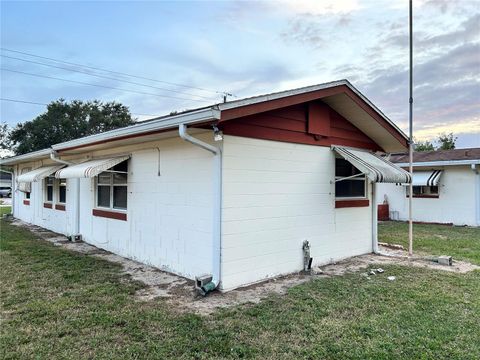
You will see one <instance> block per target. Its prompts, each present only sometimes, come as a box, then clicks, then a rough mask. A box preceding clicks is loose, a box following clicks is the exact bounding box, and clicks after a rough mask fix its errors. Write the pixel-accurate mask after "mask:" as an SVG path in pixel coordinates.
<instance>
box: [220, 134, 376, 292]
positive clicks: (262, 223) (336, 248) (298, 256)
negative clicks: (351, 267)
mask: <svg viewBox="0 0 480 360" xmlns="http://www.w3.org/2000/svg"><path fill="white" fill-rule="evenodd" d="M223 146H224V148H223V205H222V287H223V289H224V290H229V289H233V288H235V287H238V286H241V285H246V284H251V283H255V282H258V281H261V280H264V279H267V278H270V277H273V276H276V275H280V274H287V273H290V272H295V271H299V270H301V269H302V268H303V254H302V244H303V241H304V240H308V241H309V242H310V245H311V256H312V257H313V258H314V265H319V264H325V263H328V262H331V261H334V260H339V259H342V258H346V257H349V256H353V255H358V254H363V253H368V252H370V251H371V250H372V242H371V241H372V238H371V236H372V235H371V234H372V232H371V229H372V223H371V207H362V208H343V209H335V197H334V184H333V183H332V181H333V180H334V177H335V176H334V175H335V155H334V153H333V152H332V151H331V150H330V148H328V147H319V146H311V145H300V144H292V143H283V142H277V141H268V140H257V139H251V138H243V137H235V136H225V138H224V144H223Z"/></svg>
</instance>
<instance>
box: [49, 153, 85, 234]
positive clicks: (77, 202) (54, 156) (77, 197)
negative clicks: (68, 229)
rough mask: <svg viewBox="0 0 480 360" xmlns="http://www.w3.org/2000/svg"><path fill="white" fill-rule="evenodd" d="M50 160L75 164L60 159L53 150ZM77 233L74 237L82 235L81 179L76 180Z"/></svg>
mask: <svg viewBox="0 0 480 360" xmlns="http://www.w3.org/2000/svg"><path fill="white" fill-rule="evenodd" d="M50 159H52V160H53V161H55V162H58V163H60V164H65V165H72V164H73V163H71V162H69V161H65V160H62V159H59V158H58V157H57V152H56V151H55V150H52V151H51V152H50ZM75 188H76V192H75V208H76V209H75V232H74V234H73V235H74V236H76V235H79V234H80V178H77V179H75Z"/></svg>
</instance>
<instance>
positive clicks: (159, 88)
mask: <svg viewBox="0 0 480 360" xmlns="http://www.w3.org/2000/svg"><path fill="white" fill-rule="evenodd" d="M0 56H1V57H4V58H8V59H14V60H20V61H24V62H28V63H32V64H39V65H43V66H49V67H53V68H57V69H62V70H67V71H72V72H76V73H80V74H85V75H89V76H95V77H98V78H102V79H109V80H114V81H118V82H124V83H128V84H133V85H139V86H145V87H148V88H152V89H157V90H162V91H170V92H174V93H178V94H184V95H189V96H195V97H198V98H202V99H205V100H209V101H212V99H211V98H208V97H205V96H202V95H195V94H191V93H187V92H184V91H177V90H172V89H166V88H161V87H157V86H152V85H147V84H142V83H138V82H135V81H128V80H120V79H118V78H114V77H109V76H103V75H98V74H92V73H89V72H87V71H81V70H76V69H70V68H66V67H63V66H57V65H52V64H46V63H42V62H39V61H33V60H27V59H22V58H17V57H14V56H8V55H2V54H0Z"/></svg>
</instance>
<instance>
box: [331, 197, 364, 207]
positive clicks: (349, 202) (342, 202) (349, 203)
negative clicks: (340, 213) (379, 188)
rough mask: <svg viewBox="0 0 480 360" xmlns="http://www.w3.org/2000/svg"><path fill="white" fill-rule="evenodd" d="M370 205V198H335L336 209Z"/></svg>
mask: <svg viewBox="0 0 480 360" xmlns="http://www.w3.org/2000/svg"><path fill="white" fill-rule="evenodd" d="M366 206H370V200H368V199H366V200H364V199H361V200H335V209H341V208H350V207H366Z"/></svg>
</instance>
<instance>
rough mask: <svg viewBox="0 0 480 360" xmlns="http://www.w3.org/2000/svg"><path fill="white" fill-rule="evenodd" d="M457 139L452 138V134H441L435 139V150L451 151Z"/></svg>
mask: <svg viewBox="0 0 480 360" xmlns="http://www.w3.org/2000/svg"><path fill="white" fill-rule="evenodd" d="M457 139H458V137H456V136H453V133H450V134H441V135H440V136H439V137H438V139H437V143H438V146H437V150H453V149H455V142H456V141H457Z"/></svg>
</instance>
